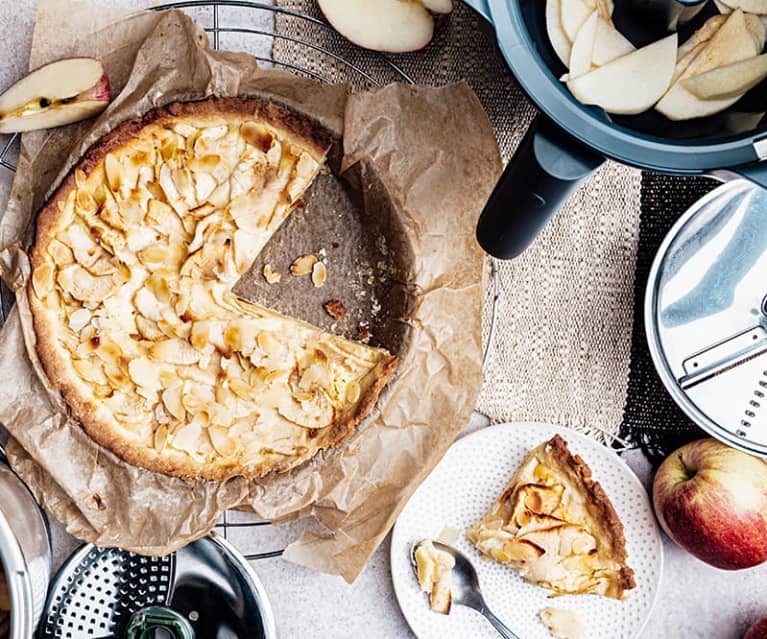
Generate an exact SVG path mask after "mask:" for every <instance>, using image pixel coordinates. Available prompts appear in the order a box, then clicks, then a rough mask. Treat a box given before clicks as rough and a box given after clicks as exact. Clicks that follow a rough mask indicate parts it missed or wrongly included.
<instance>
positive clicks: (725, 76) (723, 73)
mask: <svg viewBox="0 0 767 639" xmlns="http://www.w3.org/2000/svg"><path fill="white" fill-rule="evenodd" d="M765 78H767V54H764V55H760V56H756V57H755V58H749V59H748V60H743V61H742V62H735V63H734V64H728V65H727V66H724V67H719V68H718V69H714V70H713V71H708V72H706V73H702V74H700V75H696V76H693V77H691V78H686V79H685V80H682V86H683V87H684V88H685V89H687V90H688V91H689V92H690V93H692V94H693V95H695V96H697V97H699V98H700V99H701V100H711V99H717V98H732V97H735V96H738V97H740V96H742V95H743V94H744V93H745V92H746V91H748V90H749V89H753V88H754V87H755V86H756V85H757V84H759V83H760V82H761V81H762V80H764V79H765Z"/></svg>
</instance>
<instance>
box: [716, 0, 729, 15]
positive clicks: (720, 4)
mask: <svg viewBox="0 0 767 639" xmlns="http://www.w3.org/2000/svg"><path fill="white" fill-rule="evenodd" d="M714 6H715V7H716V8H717V9H718V10H719V13H732V9H731V8H730V7H728V6H727V5H726V4H724V3H723V2H720V1H719V0H714Z"/></svg>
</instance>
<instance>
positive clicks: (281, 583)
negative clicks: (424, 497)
mask: <svg viewBox="0 0 767 639" xmlns="http://www.w3.org/2000/svg"><path fill="white" fill-rule="evenodd" d="M67 1H68V0H61V2H67ZM541 1H542V0H541ZM110 4H119V5H122V6H133V7H143V6H148V5H149V3H148V2H146V1H145V0H119V1H117V0H112V1H111V2H110ZM34 11H35V0H0V30H1V31H2V33H3V35H4V41H5V43H6V44H5V46H4V51H5V54H4V56H3V58H4V59H3V62H2V65H1V66H0V90H2V89H4V88H5V87H7V86H8V85H9V84H11V83H12V82H13V81H14V80H16V79H18V78H19V77H21V75H23V72H24V70H25V68H26V65H27V61H28V56H29V47H30V42H31V34H32V24H33V20H34ZM4 143H5V138H3V136H0V144H4ZM10 182H11V175H10V173H8V172H7V171H5V169H3V168H1V167H0V211H1V210H3V208H4V206H5V202H6V201H7V198H8V192H9V187H10ZM625 457H626V459H627V461H628V462H629V464H630V465H631V466H632V468H634V470H635V472H636V473H637V474H638V475H639V477H640V478H641V479H642V480H643V481H644V482H645V483H646V484H647V483H648V482H649V481H650V469H649V466H648V464H647V463H646V462H645V460H644V458H643V457H642V456H641V455H640V454H638V453H636V452H631V453H628V454H626V456H625ZM295 534H296V529H295V528H291V527H286V528H284V529H279V530H275V529H271V528H267V529H256V530H254V529H252V528H251V529H240V530H231V531H230V540H231V541H233V542H234V543H235V545H237V546H238V547H239V548H240V550H242V551H243V552H245V553H256V552H260V551H265V550H273V549H275V548H280V547H282V546H284V544H285V542H286V541H287V540H290V539H292V538H293V537H295ZM53 537H54V545H55V547H56V549H57V555H58V558H59V559H61V558H63V557H64V556H66V555H67V554H68V552H70V551H71V550H72V549H74V548H75V547H76V545H77V542H75V540H73V539H72V538H70V537H69V536H68V535H67V534H66V533H65V532H64V531H63V529H62V528H61V527H60V526H57V525H55V524H54V526H53ZM388 552H389V548H388V539H387V540H386V542H384V544H383V545H382V546H381V548H379V549H378V551H377V552H376V553H375V555H374V556H373V558H372V559H371V560H370V562H369V564H368V565H367V567H366V568H365V570H364V572H363V573H362V575H361V576H360V577H359V578H358V579H357V581H356V582H355V583H354V584H352V585H347V584H346V583H345V582H344V581H343V580H341V579H340V578H337V577H330V576H326V575H320V574H316V573H313V572H310V571H308V570H305V569H303V568H300V567H298V566H294V565H292V564H289V563H288V562H286V561H283V560H281V559H268V560H260V561H259V562H255V563H254V568H255V569H256V571H257V573H258V575H259V576H260V577H261V579H262V581H263V582H264V585H265V587H266V590H267V592H268V593H269V596H270V598H271V601H272V604H273V606H274V609H275V614H276V618H277V624H278V628H279V632H280V636H281V637H283V638H284V639H293V638H299V637H302V638H303V637H311V638H312V639H325V638H327V639H331V638H333V639H343V638H347V637H348V638H352V637H369V638H371V639H378V638H387V639H388V638H392V639H394V638H398V637H403V638H405V637H412V634H411V633H410V631H409V630H408V628H407V625H406V623H405V621H404V619H403V617H402V615H401V613H400V612H399V608H398V607H397V603H396V600H395V597H394V592H393V589H392V585H391V578H390V573H389V561H388ZM765 592H767V567H760V568H755V569H752V570H749V571H745V572H739V573H726V572H720V571H718V570H715V569H713V568H710V567H708V566H706V565H704V564H702V563H700V562H698V561H697V560H695V559H693V558H691V557H690V556H689V555H687V554H686V553H684V552H683V551H681V550H680V549H678V548H676V547H675V546H674V545H673V544H671V543H670V542H668V540H666V566H665V574H664V578H663V587H662V590H661V594H660V598H659V601H658V605H657V607H656V609H655V611H654V613H653V615H652V619H651V620H650V622H649V624H648V626H647V628H646V630H645V631H644V633H643V635H642V637H643V638H644V639H666V638H668V639H697V638H701V639H737V638H739V637H741V635H742V634H743V632H744V630H745V628H746V627H747V626H748V624H749V623H750V622H751V621H753V620H755V619H756V618H758V617H760V616H761V615H763V614H767V598H766V597H765V595H764V593H765Z"/></svg>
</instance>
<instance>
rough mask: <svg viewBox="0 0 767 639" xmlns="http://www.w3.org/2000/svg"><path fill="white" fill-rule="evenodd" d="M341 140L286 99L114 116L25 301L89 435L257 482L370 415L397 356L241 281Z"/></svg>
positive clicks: (64, 200) (43, 223)
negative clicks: (255, 295)
mask: <svg viewBox="0 0 767 639" xmlns="http://www.w3.org/2000/svg"><path fill="white" fill-rule="evenodd" d="M332 142H333V140H332V137H331V135H330V134H329V133H328V132H327V131H326V130H325V129H323V128H322V127H321V126H320V125H319V124H317V123H316V122H314V121H313V120H311V119H309V118H306V117H304V116H301V115H299V114H297V113H295V112H293V111H291V110H289V109H287V108H286V107H283V106H280V105H277V104H274V103H271V102H268V101H265V100H261V99H257V98H208V99H206V100H202V101H199V102H186V103H174V104H171V105H169V106H167V107H163V108H159V109H155V110H153V111H151V112H149V113H148V114H146V115H145V116H144V117H142V118H138V119H136V120H131V121H129V122H126V123H124V124H122V125H120V126H118V127H117V128H116V129H115V130H114V131H112V132H111V133H110V134H109V135H107V136H106V137H105V138H103V139H102V140H101V141H100V142H98V143H97V144H96V145H94V146H93V147H92V148H91V149H90V150H89V151H88V152H87V153H86V155H85V157H84V158H83V159H82V160H81V161H80V162H79V164H78V165H77V166H76V167H75V168H74V169H73V170H72V172H71V173H70V174H69V176H68V177H67V178H66V179H65V180H64V182H63V183H62V184H61V186H60V187H59V188H58V190H57V191H56V193H55V194H54V195H53V197H52V198H51V199H50V200H49V202H48V203H47V204H46V206H45V207H44V208H43V210H42V211H41V212H40V215H39V217H38V222H37V237H36V241H35V244H34V247H33V249H32V252H31V261H32V277H31V279H30V285H29V299H30V306H31V309H32V313H33V319H34V327H35V333H36V336H37V352H38V355H39V357H40V360H41V362H42V364H43V367H44V369H45V372H46V374H47V376H48V378H49V380H50V382H51V384H52V385H53V386H54V387H55V388H57V389H58V390H60V391H61V393H62V395H63V397H64V399H65V401H66V402H67V404H68V406H69V407H70V408H71V410H72V413H73V415H74V416H75V417H76V418H77V419H78V420H79V421H80V422H81V423H82V425H83V427H84V428H85V430H86V432H87V433H88V434H89V435H90V436H91V437H92V438H93V439H94V440H95V441H96V442H98V443H99V444H101V445H103V446H105V447H106V448H108V449H110V450H111V451H113V452H114V453H115V454H117V455H118V456H119V457H121V458H122V459H124V460H125V461H127V462H129V463H131V464H133V465H136V466H140V467H143V468H146V469H149V470H153V471H156V472H161V473H165V474H169V475H176V476H180V477H184V478H187V479H207V480H226V479H229V478H231V477H236V476H244V477H249V478H257V477H261V476H263V475H265V474H266V473H268V472H270V471H286V470H288V469H290V468H293V467H295V466H297V465H299V464H301V463H303V462H305V461H306V460H308V459H310V458H311V457H313V456H314V455H315V454H316V453H317V452H318V451H320V450H322V449H326V448H330V447H334V446H337V445H339V444H340V443H342V442H343V441H345V440H346V439H348V437H350V436H351V434H352V433H353V432H354V429H355V427H356V425H357V424H358V423H359V422H360V421H361V420H362V419H363V418H364V417H365V416H366V415H367V414H368V413H370V411H371V410H372V409H373V407H374V406H375V403H376V401H377V399H378V396H379V393H380V392H381V390H382V389H383V387H384V385H385V384H386V382H387V380H388V379H389V378H390V377H391V376H392V375H393V374H394V372H395V370H396V366H397V359H396V358H395V357H393V356H392V355H390V354H389V353H388V352H387V351H385V350H384V349H380V348H374V347H370V346H367V345H364V344H360V343H356V342H350V341H348V340H343V339H341V338H339V337H336V336H333V335H330V334H327V333H323V332H322V331H320V330H319V329H317V328H314V327H312V326H309V325H307V324H305V323H303V322H299V321H297V320H294V319H291V318H287V317H284V316H282V315H279V314H278V313H275V312H273V311H271V310H269V309H266V308H262V307H259V306H256V305H253V304H250V303H248V302H245V301H243V300H240V299H238V298H237V297H236V296H234V295H233V294H232V292H231V288H232V286H233V285H234V284H235V283H236V281H237V280H238V279H239V277H240V276H241V275H242V274H243V273H244V272H245V271H247V270H248V269H249V268H250V266H251V264H252V262H253V260H254V259H255V258H256V256H257V255H258V253H259V252H260V250H261V248H262V247H263V246H264V245H265V244H266V242H267V241H268V240H269V238H270V237H271V236H272V234H273V233H274V232H275V230H276V229H277V228H278V227H279V225H280V224H281V223H282V221H283V220H284V219H285V218H286V217H287V216H288V214H289V213H290V211H291V210H292V209H293V208H294V206H295V205H296V203H297V202H298V201H299V200H300V197H301V195H302V194H303V193H304V191H305V190H306V188H308V186H309V185H310V184H311V182H312V180H313V179H314V177H315V175H316V174H317V172H318V171H319V170H320V169H321V168H322V166H323V163H324V160H325V155H326V153H327V152H328V150H329V148H330V146H331V144H332Z"/></svg>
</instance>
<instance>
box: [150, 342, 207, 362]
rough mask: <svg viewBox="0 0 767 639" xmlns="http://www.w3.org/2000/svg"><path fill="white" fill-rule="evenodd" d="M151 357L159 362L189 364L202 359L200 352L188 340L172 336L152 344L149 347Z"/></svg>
mask: <svg viewBox="0 0 767 639" xmlns="http://www.w3.org/2000/svg"><path fill="white" fill-rule="evenodd" d="M149 357H151V358H152V359H153V360H155V361H158V362H165V363H167V364H176V365H179V366H188V365H190V364H196V363H197V362H198V361H199V360H200V352H199V351H197V350H195V349H194V348H193V347H192V345H191V344H190V343H189V342H187V341H186V340H183V339H179V338H170V339H166V340H163V341H162V342H157V343H155V344H152V346H151V347H150V348H149Z"/></svg>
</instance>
